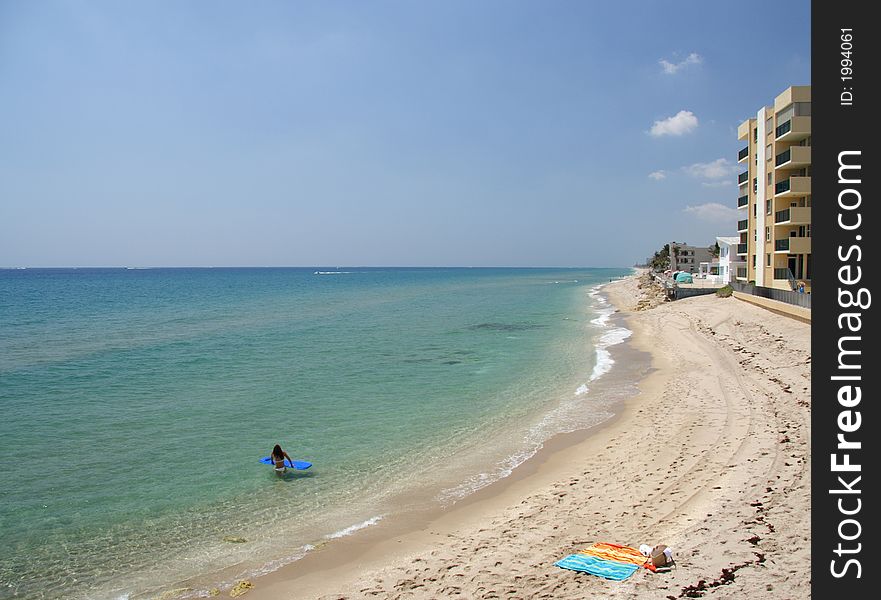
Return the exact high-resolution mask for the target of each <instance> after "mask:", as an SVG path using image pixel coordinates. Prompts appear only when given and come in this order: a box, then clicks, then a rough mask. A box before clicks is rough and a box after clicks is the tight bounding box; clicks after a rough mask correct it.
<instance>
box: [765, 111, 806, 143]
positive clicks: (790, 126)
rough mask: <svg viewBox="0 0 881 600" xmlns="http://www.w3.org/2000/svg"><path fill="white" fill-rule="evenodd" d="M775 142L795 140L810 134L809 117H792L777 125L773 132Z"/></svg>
mask: <svg viewBox="0 0 881 600" xmlns="http://www.w3.org/2000/svg"><path fill="white" fill-rule="evenodd" d="M774 135H775V141H777V142H797V141H799V140H803V139H805V138H807V137H810V135H811V118H810V117H792V118H791V119H789V120H788V121H786V122H784V123H781V124H780V125H778V126H777V129H776V130H775V132H774Z"/></svg>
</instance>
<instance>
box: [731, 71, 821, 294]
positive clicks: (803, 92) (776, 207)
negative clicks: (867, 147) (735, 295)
mask: <svg viewBox="0 0 881 600" xmlns="http://www.w3.org/2000/svg"><path fill="white" fill-rule="evenodd" d="M737 139H739V140H741V141H744V142H746V145H745V146H744V147H743V148H742V149H741V150H740V152H739V153H738V155H737V162H738V163H739V164H740V165H742V166H743V171H742V172H741V173H740V175H738V178H737V183H738V190H739V192H738V198H737V210H738V215H739V218H738V222H737V233H738V236H739V243H738V244H737V248H736V252H737V255H738V256H739V257H740V258H741V259H742V260H744V261H745V262H746V264H745V265H742V266H741V265H738V266H737V267H736V269H735V274H734V275H735V279H736V280H738V281H743V282H750V281H751V282H754V283H755V284H756V285H759V286H763V287H769V288H777V289H782V290H795V289H799V288H801V287H802V286H803V289H804V291H806V292H810V291H811V86H809V85H805V86H792V87H789V88H787V89H786V90H785V91H784V92H783V93H782V94H780V95H779V96H777V98H775V99H774V105H773V106H764V107H762V108H761V109H759V111H758V112H757V113H756V118H755V119H748V120H747V121H744V122H743V123H741V125H740V126H739V127H738V129H737Z"/></svg>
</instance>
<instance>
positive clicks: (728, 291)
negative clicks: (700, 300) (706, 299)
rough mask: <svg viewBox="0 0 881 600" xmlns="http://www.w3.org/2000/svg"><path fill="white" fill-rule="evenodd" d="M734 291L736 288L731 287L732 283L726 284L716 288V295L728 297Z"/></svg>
mask: <svg viewBox="0 0 881 600" xmlns="http://www.w3.org/2000/svg"><path fill="white" fill-rule="evenodd" d="M732 293H734V290H733V289H732V288H731V286H730V285H726V286H725V287H721V288H719V289H718V290H716V295H717V296H719V297H720V298H728V297H729V296H730V295H731V294H732Z"/></svg>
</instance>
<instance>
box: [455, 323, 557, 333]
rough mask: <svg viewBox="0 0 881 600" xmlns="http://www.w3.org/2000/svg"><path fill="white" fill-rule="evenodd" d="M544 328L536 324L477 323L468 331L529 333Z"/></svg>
mask: <svg viewBox="0 0 881 600" xmlns="http://www.w3.org/2000/svg"><path fill="white" fill-rule="evenodd" d="M543 327H546V326H545V325H540V324H538V323H478V324H477V325H471V326H469V327H468V329H471V330H475V331H476V330H480V329H485V330H487V331H508V332H510V331H529V330H530V329H542V328H543Z"/></svg>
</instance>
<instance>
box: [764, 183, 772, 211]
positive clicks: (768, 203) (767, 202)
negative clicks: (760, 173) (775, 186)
mask: <svg viewBox="0 0 881 600" xmlns="http://www.w3.org/2000/svg"><path fill="white" fill-rule="evenodd" d="M769 177H770V175H769ZM765 214H766V215H770V214H771V201H770V200H765Z"/></svg>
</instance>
